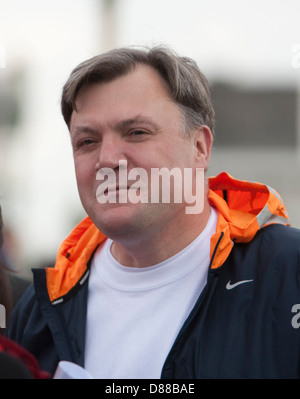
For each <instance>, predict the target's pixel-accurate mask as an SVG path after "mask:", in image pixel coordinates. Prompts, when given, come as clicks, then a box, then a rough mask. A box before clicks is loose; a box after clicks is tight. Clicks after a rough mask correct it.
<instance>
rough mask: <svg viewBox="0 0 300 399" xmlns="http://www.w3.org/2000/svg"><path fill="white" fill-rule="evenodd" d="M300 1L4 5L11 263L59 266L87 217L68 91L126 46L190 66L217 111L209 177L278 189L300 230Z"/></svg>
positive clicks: (23, 269)
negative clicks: (76, 76) (72, 77)
mask: <svg viewBox="0 0 300 399" xmlns="http://www.w3.org/2000/svg"><path fill="white" fill-rule="evenodd" d="M299 15H300V1H299V0H285V1H283V0H251V1H250V0H226V1H223V0H210V1H202V0H185V1H183V0H59V1H58V0H43V1H38V0H26V1H22V0H10V1H3V0H0V205H1V207H2V214H3V218H4V224H5V247H4V252H3V255H4V256H5V258H6V261H7V262H8V263H9V264H10V265H11V266H12V267H13V268H14V269H16V270H17V271H18V272H19V273H20V274H24V275H31V273H30V269H31V268H32V267H39V266H48V265H51V264H53V262H54V259H55V256H56V252H57V249H58V246H59V245H60V243H61V241H62V240H63V239H64V238H65V237H66V236H67V235H68V234H69V232H70V230H71V229H72V228H73V227H74V225H75V224H76V223H77V222H79V221H80V219H81V218H83V217H84V216H85V214H84V212H83V210H82V207H81V204H80V201H79V196H78V194H77V188H76V183H75V174H74V170H73V158H72V152H71V146H70V143H69V134H68V131H67V128H66V126H65V124H64V122H63V119H62V117H61V114H60V95H61V90H62V86H63V84H64V82H65V81H66V79H67V78H68V75H69V74H70V72H71V70H72V69H73V68H74V67H75V66H76V65H77V64H78V63H80V62H82V61H84V60H85V59H87V58H90V57H92V56H94V55H96V54H98V53H100V52H104V51H106V50H110V49H112V48H114V47H119V46H130V45H155V44H160V43H164V44H167V45H170V46H171V47H173V48H174V49H175V50H176V51H177V52H178V53H180V54H181V55H185V56H189V57H192V58H194V59H195V60H196V61H197V63H198V65H199V67H200V69H201V70H202V72H203V73H204V74H205V75H206V76H207V77H208V79H209V81H210V84H211V90H212V96H213V101H214V104H215V109H216V119H217V120H216V136H215V144H214V149H213V154H212V159H211V166H210V169H209V174H210V175H216V174H218V173H219V172H221V171H223V170H226V171H228V172H229V173H230V174H231V175H233V176H234V177H236V178H240V179H247V180H256V181H260V182H263V183H266V184H268V185H271V186H272V187H274V188H275V189H276V190H277V191H279V192H280V194H281V196H282V197H283V199H284V202H285V204H286V207H287V208H288V211H289V215H290V218H291V223H292V225H293V226H295V227H298V228H300V211H299V200H300V184H299V183H300V20H299Z"/></svg>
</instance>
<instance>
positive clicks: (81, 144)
mask: <svg viewBox="0 0 300 399" xmlns="http://www.w3.org/2000/svg"><path fill="white" fill-rule="evenodd" d="M93 143H94V140H92V139H85V140H81V141H80V142H79V143H78V147H84V146H88V145H90V144H93Z"/></svg>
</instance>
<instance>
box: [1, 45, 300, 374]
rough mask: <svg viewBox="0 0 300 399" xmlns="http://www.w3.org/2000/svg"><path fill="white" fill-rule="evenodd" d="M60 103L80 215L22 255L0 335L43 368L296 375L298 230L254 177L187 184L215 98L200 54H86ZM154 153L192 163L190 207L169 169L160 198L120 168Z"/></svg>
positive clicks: (205, 153)
mask: <svg viewBox="0 0 300 399" xmlns="http://www.w3.org/2000/svg"><path fill="white" fill-rule="evenodd" d="M62 112H63V116H64V119H65V121H66V124H67V126H68V128H69V130H70V137H71V142H72V146H73V153H74V162H75V171H76V179H77V185H78V190H79V194H80V198H81V201H82V204H83V206H84V208H85V210H86V212H87V214H88V217H87V218H85V219H84V220H83V221H82V222H81V223H80V224H79V225H78V226H77V227H76V228H75V229H74V230H73V231H72V232H71V234H70V235H69V237H68V238H67V239H66V240H65V241H64V242H63V243H62V245H61V247H60V249H59V252H58V255H57V260H56V265H55V267H54V268H47V269H46V270H34V285H33V287H32V288H31V289H30V290H29V291H28V292H27V294H26V295H25V296H24V297H23V299H22V301H21V303H20V305H19V306H18V307H17V309H16V310H15V314H14V316H13V320H12V322H11V325H10V328H9V336H10V337H12V338H13V339H15V340H16V341H18V342H19V343H20V344H22V345H23V346H25V347H26V348H27V349H28V350H29V351H31V352H32V353H33V354H34V355H35V356H36V357H37V358H38V360H39V362H40V366H41V368H42V369H45V370H47V371H49V372H50V373H52V374H53V373H54V371H55V369H56V367H57V364H58V362H59V360H69V361H72V362H75V363H77V364H80V365H82V366H84V367H85V368H86V369H87V370H88V371H89V372H90V373H91V374H92V375H93V376H94V377H95V378H268V377H270V378H297V377H299V376H300V367H299V353H300V339H299V338H300V332H299V331H298V330H297V328H295V327H297V323H293V322H292V321H293V317H295V316H297V314H294V313H293V311H292V308H293V309H295V307H294V305H295V304H297V303H298V302H299V293H300V292H299V291H300V289H299V273H298V268H299V259H300V256H299V255H300V250H299V244H300V234H299V231H297V230H295V229H292V228H291V227H288V226H287V225H288V224H289V221H288V217H287V213H286V210H285V207H284V204H283V202H282V200H281V198H280V196H279V195H278V194H277V193H276V192H275V191H274V190H273V189H271V188H269V187H268V186H266V185H263V184H259V183H249V182H245V181H238V180H235V179H233V178H232V177H231V176H229V175H228V174H226V173H221V174H220V175H219V176H217V177H214V178H210V179H207V178H206V177H205V181H204V183H203V185H202V190H201V193H200V194H199V191H198V190H197V183H198V181H197V179H196V177H197V176H198V175H197V171H199V170H200V171H201V170H202V171H203V170H204V171H205V170H206V169H207V166H208V164H209V158H210V153H211V147H212V141H213V130H214V111H213V107H212V104H211V100H210V94H209V89H208V84H207V81H206V78H205V77H204V76H203V75H202V73H201V72H200V71H199V69H198V67H197V66H196V64H195V63H194V62H193V61H192V60H189V59H187V58H181V57H178V56H177V55H176V54H174V53H173V52H172V51H170V50H168V49H165V48H154V49H151V50H143V49H141V50H138V49H118V50H114V51H111V52H109V53H107V54H104V55H100V56H97V57H94V58H92V59H91V60H88V61H86V62H84V63H82V64H81V65H79V66H78V67H77V68H76V69H75V70H74V71H73V72H72V74H71V76H70V78H69V80H68V81H67V83H66V84H65V86H64V90H63V96H62ZM163 168H166V170H167V171H174V170H176V173H179V174H180V175H181V176H182V177H183V183H186V182H187V181H188V179H187V178H185V177H186V176H187V174H185V172H186V171H192V174H191V176H192V181H190V184H189V185H188V186H187V187H188V189H189V190H191V191H192V192H193V193H194V192H195V190H196V192H198V196H199V195H201V196H203V204H202V205H203V206H202V208H201V211H200V212H188V211H187V208H188V206H190V201H189V200H188V199H187V198H186V197H184V196H182V201H176V200H175V191H176V188H177V183H176V184H175V183H170V186H169V188H170V191H172V189H174V196H172V195H171V196H170V201H163V200H162V199H161V197H160V201H151V199H152V197H151V195H150V192H151V189H153V187H151V184H150V183H151V182H150V180H151V179H149V180H147V179H146V180H145V179H144V180H143V179H140V183H139V184H137V185H135V186H134V187H132V186H131V185H130V184H129V183H128V182H129V180H130V179H129V176H130V174H134V173H135V175H137V173H136V172H137V171H140V173H141V176H142V175H143V176H144V177H145V175H146V176H147V177H149V176H150V175H151V176H152V171H153V170H154V169H155V170H157V169H158V170H160V171H161V170H163ZM142 171H143V172H145V173H144V174H142ZM124 174H125V177H128V179H127V180H126V182H125V183H124ZM111 176H113V178H111ZM122 176H123V177H122ZM121 177H122V179H121ZM104 178H107V180H106V181H104V182H103V180H105V179H104ZM120 181H121V183H122V184H121V183H120ZM145 181H146V183H145ZM151 181H152V180H151ZM135 183H137V182H135ZM105 184H106V185H105ZM101 185H102V186H101ZM103 185H104V186H103ZM162 185H163V184H162ZM99 187H100V189H99ZM103 187H104V188H103ZM184 187H185V186H184ZM145 188H146V190H145ZM159 188H162V189H163V187H161V185H160V186H159ZM134 189H135V192H136V198H135V199H139V198H140V201H137V200H134V201H129V200H128V198H129V197H130V195H131V194H132V191H133V190H134ZM156 189H157V187H156ZM183 190H184V188H182V191H183ZM152 191H153V190H152ZM145 193H146V194H145ZM191 197H193V196H192V195H191V196H190V197H188V198H189V199H190V198H191ZM124 198H125V200H124ZM131 198H132V197H131ZM126 199H127V200H126ZM294 321H295V320H294Z"/></svg>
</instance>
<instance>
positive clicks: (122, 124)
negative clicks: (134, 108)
mask: <svg viewBox="0 0 300 399" xmlns="http://www.w3.org/2000/svg"><path fill="white" fill-rule="evenodd" d="M136 124H141V125H150V126H151V127H152V128H153V129H154V130H158V125H157V124H156V123H155V122H154V121H153V120H152V119H151V118H148V117H146V116H143V115H137V116H134V117H132V118H128V119H124V120H121V121H119V122H116V123H115V124H114V125H113V127H114V129H116V130H121V129H124V128H127V127H131V126H133V125H136Z"/></svg>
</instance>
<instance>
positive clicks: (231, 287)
mask: <svg viewBox="0 0 300 399" xmlns="http://www.w3.org/2000/svg"><path fill="white" fill-rule="evenodd" d="M251 281H254V280H253V279H252V280H241V281H237V282H236V283H234V284H231V281H228V283H227V285H226V289H227V290H232V289H233V288H235V287H237V286H238V285H241V284H245V283H250V282H251Z"/></svg>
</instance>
